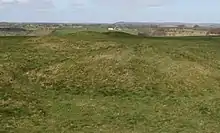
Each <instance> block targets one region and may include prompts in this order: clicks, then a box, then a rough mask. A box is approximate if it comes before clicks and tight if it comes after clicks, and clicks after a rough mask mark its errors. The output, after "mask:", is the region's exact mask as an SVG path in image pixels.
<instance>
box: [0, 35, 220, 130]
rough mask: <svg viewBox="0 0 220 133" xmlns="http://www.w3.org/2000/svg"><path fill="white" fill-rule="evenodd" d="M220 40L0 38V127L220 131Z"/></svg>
mask: <svg viewBox="0 0 220 133" xmlns="http://www.w3.org/2000/svg"><path fill="white" fill-rule="evenodd" d="M219 42H220V38H217V37H216V38H210V37H209V38H206V37H183V38H180V37H173V38H156V37H155V38H153V37H151V38H141V37H136V36H132V35H131V36H130V35H128V34H125V33H123V34H120V33H114V32H113V33H97V32H77V33H75V34H68V35H65V36H63V35H62V36H58V35H57V36H55V35H51V36H43V37H0V92H1V93H0V98H1V100H0V105H1V108H0V129H1V132H5V133H8V132H16V133H26V132H28V133H37V132H48V133H60V132H63V133H71V132H73V133H96V132H97V133H99V132H100V133H148V132H149V133H152V132H153V133H161V132H162V133H176V132H179V133H197V132H198V133H219V132H220V127H219V125H220V99H219V97H220V67H219V66H220V52H219V49H220V45H219Z"/></svg>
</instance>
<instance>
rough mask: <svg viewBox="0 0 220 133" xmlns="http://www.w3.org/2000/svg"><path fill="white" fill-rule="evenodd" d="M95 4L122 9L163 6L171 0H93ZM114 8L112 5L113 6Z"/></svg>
mask: <svg viewBox="0 0 220 133" xmlns="http://www.w3.org/2000/svg"><path fill="white" fill-rule="evenodd" d="M94 1H95V2H96V3H97V4H99V5H102V6H112V7H113V6H115V7H121V8H122V9H125V8H130V9H132V8H133V9H135V8H141V7H158V6H163V5H165V4H166V3H168V2H170V1H171V0H108V1H107V0H105V1H104V0H94ZM113 8H114V7H113Z"/></svg>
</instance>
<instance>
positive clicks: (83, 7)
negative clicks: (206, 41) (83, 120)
mask: <svg viewBox="0 0 220 133" xmlns="http://www.w3.org/2000/svg"><path fill="white" fill-rule="evenodd" d="M219 7H220V1H219V0H209V1H208V0H203V1H199V0H194V1H190V0H185V1H181V0H154V1H150V0H135V1H131V0H111V1H104V0H62V1H59V0H38V1H36V0H0V21H1V22H2V21H3V22H55V23H56V22H66V23H67V22H69V23H114V22H118V21H124V22H183V23H220V18H219V17H218V14H220V8H219Z"/></svg>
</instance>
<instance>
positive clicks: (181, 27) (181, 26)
mask: <svg viewBox="0 0 220 133" xmlns="http://www.w3.org/2000/svg"><path fill="white" fill-rule="evenodd" d="M177 27H178V28H180V29H183V28H185V27H186V26H185V25H184V24H181V25H178V26H177Z"/></svg>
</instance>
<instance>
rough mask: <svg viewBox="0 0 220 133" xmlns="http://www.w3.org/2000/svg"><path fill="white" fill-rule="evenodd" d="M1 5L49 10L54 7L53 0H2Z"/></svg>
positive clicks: (2, 6)
mask: <svg viewBox="0 0 220 133" xmlns="http://www.w3.org/2000/svg"><path fill="white" fill-rule="evenodd" d="M0 7H1V8H5V9H8V10H10V9H13V10H15V9H17V10H18V11H19V10H27V11H28V10H32V11H33V10H47V9H51V8H53V7H54V6H53V3H52V1H51V0H0Z"/></svg>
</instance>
